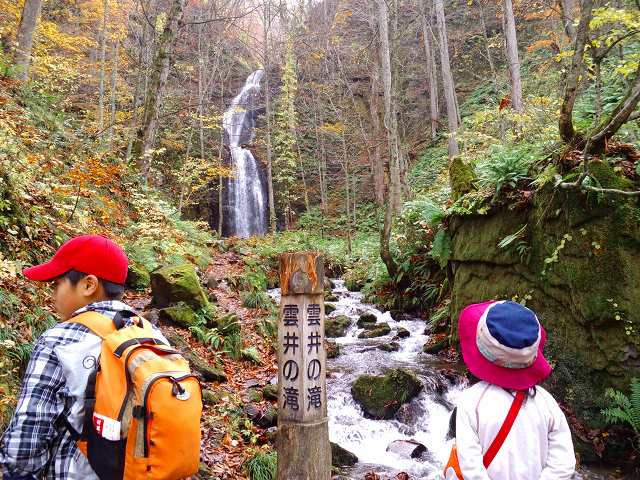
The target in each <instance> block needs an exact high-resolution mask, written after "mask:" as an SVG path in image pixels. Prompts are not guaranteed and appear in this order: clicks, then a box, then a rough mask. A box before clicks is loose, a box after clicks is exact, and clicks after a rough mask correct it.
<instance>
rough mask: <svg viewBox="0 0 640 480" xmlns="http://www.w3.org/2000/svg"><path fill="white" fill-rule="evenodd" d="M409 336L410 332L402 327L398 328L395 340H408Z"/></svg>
mask: <svg viewBox="0 0 640 480" xmlns="http://www.w3.org/2000/svg"><path fill="white" fill-rule="evenodd" d="M410 336H411V332H410V331H409V330H407V329H406V328H404V327H398V328H397V329H396V336H395V338H409V337H410Z"/></svg>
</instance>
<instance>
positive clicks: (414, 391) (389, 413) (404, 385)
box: [351, 368, 422, 420]
mask: <svg viewBox="0 0 640 480" xmlns="http://www.w3.org/2000/svg"><path fill="white" fill-rule="evenodd" d="M420 390H422V383H421V382H420V380H418V377H416V375H415V374H414V373H413V372H411V371H410V370H406V369H402V368H399V369H393V370H389V371H388V372H387V373H386V374H385V375H384V376H374V375H362V376H360V377H358V378H357V379H356V381H355V382H353V384H352V385H351V394H352V395H353V399H354V400H355V401H356V402H357V403H358V404H359V405H360V406H361V407H362V409H363V410H364V412H365V414H366V415H368V416H369V417H372V418H375V419H382V420H388V419H391V418H393V417H394V415H395V414H396V412H397V411H398V409H399V408H400V406H401V405H402V404H404V403H407V402H409V401H411V400H412V399H413V398H414V397H416V396H417V395H418V393H420Z"/></svg>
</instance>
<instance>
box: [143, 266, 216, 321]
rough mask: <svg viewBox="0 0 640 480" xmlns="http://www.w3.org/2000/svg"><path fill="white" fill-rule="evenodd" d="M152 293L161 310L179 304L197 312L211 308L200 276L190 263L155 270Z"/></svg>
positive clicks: (152, 277) (152, 279) (152, 278)
mask: <svg viewBox="0 0 640 480" xmlns="http://www.w3.org/2000/svg"><path fill="white" fill-rule="evenodd" d="M151 292H152V293H153V304H154V305H155V306H157V307H159V308H164V307H168V306H169V305H173V304H176V303H178V302H184V303H186V304H187V305H189V306H190V307H192V308H193V309H195V310H199V309H208V308H210V307H209V300H208V299H207V296H206V295H205V293H204V291H203V290H202V287H201V286H200V281H199V279H198V275H196V271H195V269H194V268H193V266H192V265H191V264H189V263H184V264H182V265H175V266H170V267H163V268H160V269H158V270H155V271H154V272H153V273H152V274H151Z"/></svg>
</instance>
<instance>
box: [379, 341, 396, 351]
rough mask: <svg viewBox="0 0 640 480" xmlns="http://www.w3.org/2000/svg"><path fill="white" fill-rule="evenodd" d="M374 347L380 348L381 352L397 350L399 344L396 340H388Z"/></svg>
mask: <svg viewBox="0 0 640 480" xmlns="http://www.w3.org/2000/svg"><path fill="white" fill-rule="evenodd" d="M376 348H377V349H378V350H382V351H383V352H397V351H398V350H400V344H399V343H398V342H389V343H383V344H382V345H378V346H377V347H376Z"/></svg>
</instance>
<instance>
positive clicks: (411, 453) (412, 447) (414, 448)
mask: <svg viewBox="0 0 640 480" xmlns="http://www.w3.org/2000/svg"><path fill="white" fill-rule="evenodd" d="M426 451H427V447H425V446H424V445H423V444H421V443H420V442H416V441H415V440H394V441H393V442H391V443H390V444H389V446H388V447H387V452H393V453H395V454H396V455H399V456H401V457H404V458H419V457H420V456H422V454H423V453H425V452H426Z"/></svg>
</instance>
